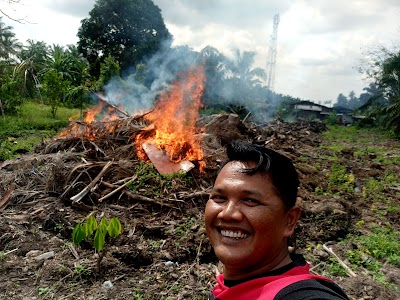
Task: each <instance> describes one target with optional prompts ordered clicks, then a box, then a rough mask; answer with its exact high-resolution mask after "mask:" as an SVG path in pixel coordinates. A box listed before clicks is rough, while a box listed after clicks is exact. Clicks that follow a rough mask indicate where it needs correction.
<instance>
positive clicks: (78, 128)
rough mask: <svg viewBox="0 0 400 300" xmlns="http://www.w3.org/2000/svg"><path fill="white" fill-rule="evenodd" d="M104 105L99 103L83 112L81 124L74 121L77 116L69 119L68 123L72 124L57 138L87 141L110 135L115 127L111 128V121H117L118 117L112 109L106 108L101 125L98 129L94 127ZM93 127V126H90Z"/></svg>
mask: <svg viewBox="0 0 400 300" xmlns="http://www.w3.org/2000/svg"><path fill="white" fill-rule="evenodd" d="M104 106H105V103H104V102H99V103H98V104H97V105H95V106H93V107H92V108H90V109H89V110H87V111H86V112H85V115H84V119H83V121H82V122H76V121H75V120H76V119H78V118H79V115H78V116H74V117H71V118H70V119H69V121H70V122H75V123H73V124H72V125H71V126H70V127H69V128H67V129H65V130H63V131H62V132H61V133H60V134H59V135H58V138H62V137H76V138H78V137H85V138H87V139H89V140H95V139H96V138H98V137H100V136H102V135H104V134H106V133H112V132H113V131H114V130H115V126H112V125H110V124H112V121H115V120H117V119H119V116H118V115H117V114H116V113H115V109H114V108H111V107H110V108H108V109H107V111H106V112H105V116H104V117H103V119H102V122H103V125H104V126H101V127H100V128H98V127H96V126H94V124H95V123H96V118H99V116H100V115H101V113H102V111H103V109H104ZM107 123H109V124H107ZM92 125H93V126H92Z"/></svg>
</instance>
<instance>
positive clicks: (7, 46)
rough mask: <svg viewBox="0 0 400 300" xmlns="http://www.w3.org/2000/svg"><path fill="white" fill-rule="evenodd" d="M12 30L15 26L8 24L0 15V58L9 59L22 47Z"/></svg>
mask: <svg viewBox="0 0 400 300" xmlns="http://www.w3.org/2000/svg"><path fill="white" fill-rule="evenodd" d="M12 30H13V27H11V26H7V25H6V24H5V23H4V22H3V21H2V18H1V17H0V59H3V60H9V59H10V58H12V57H14V56H15V55H16V54H17V53H18V51H19V50H20V49H21V48H22V44H21V43H19V42H18V40H17V39H16V38H15V33H14V32H12Z"/></svg>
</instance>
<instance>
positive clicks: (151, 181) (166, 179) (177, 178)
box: [128, 162, 192, 197]
mask: <svg viewBox="0 0 400 300" xmlns="http://www.w3.org/2000/svg"><path fill="white" fill-rule="evenodd" d="M135 174H136V175H137V179H136V180H134V181H132V182H131V183H129V184H128V188H129V189H130V190H131V191H132V192H134V193H140V194H143V195H151V196H156V197H160V196H161V195H163V194H166V193H168V194H169V193H174V192H177V191H178V190H180V189H181V188H182V186H188V185H191V184H192V182H191V178H190V177H189V176H188V175H187V174H186V173H184V172H176V173H173V174H160V173H159V172H158V171H157V169H156V168H155V167H154V165H153V164H150V163H147V162H141V163H139V164H137V165H136V166H135Z"/></svg>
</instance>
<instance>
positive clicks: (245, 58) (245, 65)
mask: <svg viewBox="0 0 400 300" xmlns="http://www.w3.org/2000/svg"><path fill="white" fill-rule="evenodd" d="M255 55H256V53H255V52H252V51H244V52H243V53H240V50H239V49H237V50H236V51H235V57H234V59H233V60H232V61H230V63H228V65H227V68H228V69H227V76H228V77H230V78H238V79H240V80H241V81H242V82H243V83H244V84H245V85H247V86H249V87H252V86H254V85H256V84H261V80H260V79H262V78H264V77H265V71H264V70H263V69H261V68H255V69H251V67H252V65H253V64H254V56H255Z"/></svg>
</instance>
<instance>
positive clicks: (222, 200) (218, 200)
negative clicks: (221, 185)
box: [210, 195, 226, 203]
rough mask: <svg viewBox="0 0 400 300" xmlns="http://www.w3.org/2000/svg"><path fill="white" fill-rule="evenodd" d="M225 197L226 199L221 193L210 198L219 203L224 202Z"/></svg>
mask: <svg viewBox="0 0 400 300" xmlns="http://www.w3.org/2000/svg"><path fill="white" fill-rule="evenodd" d="M225 199H226V198H225V197H223V196H220V195H211V196H210V200H212V201H214V202H217V203H220V202H224V201H225Z"/></svg>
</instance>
